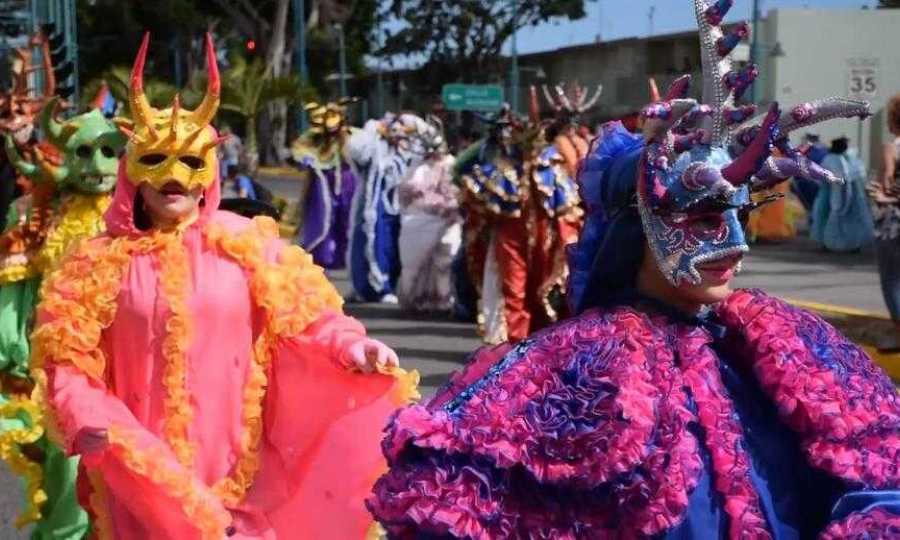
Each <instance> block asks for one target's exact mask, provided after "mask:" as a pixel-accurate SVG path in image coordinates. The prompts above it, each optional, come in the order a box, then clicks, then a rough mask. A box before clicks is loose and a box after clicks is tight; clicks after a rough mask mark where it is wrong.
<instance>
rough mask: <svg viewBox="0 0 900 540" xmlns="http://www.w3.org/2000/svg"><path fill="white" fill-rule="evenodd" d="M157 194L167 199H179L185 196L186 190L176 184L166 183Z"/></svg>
mask: <svg viewBox="0 0 900 540" xmlns="http://www.w3.org/2000/svg"><path fill="white" fill-rule="evenodd" d="M159 193H160V194H161V195H165V196H167V197H181V196H184V195H187V190H186V189H184V186H182V185H181V184H179V183H178V182H168V183H166V185H164V186H163V187H162V189H160V190H159Z"/></svg>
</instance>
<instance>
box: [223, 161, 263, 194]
mask: <svg viewBox="0 0 900 540" xmlns="http://www.w3.org/2000/svg"><path fill="white" fill-rule="evenodd" d="M228 183H229V184H230V186H229V187H230V188H231V189H232V190H233V191H234V193H235V194H236V195H237V197H238V198H241V199H250V200H253V201H255V200H257V196H256V185H255V183H254V182H253V179H251V178H250V177H249V176H248V175H247V171H246V168H245V167H242V166H241V165H235V166H233V167H229V168H228Z"/></svg>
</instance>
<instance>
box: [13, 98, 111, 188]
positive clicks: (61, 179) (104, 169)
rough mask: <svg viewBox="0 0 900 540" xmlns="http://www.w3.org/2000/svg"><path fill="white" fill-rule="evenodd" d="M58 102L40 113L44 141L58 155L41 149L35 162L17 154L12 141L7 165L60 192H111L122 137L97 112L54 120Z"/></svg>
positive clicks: (47, 106)
mask: <svg viewBox="0 0 900 540" xmlns="http://www.w3.org/2000/svg"><path fill="white" fill-rule="evenodd" d="M58 101H59V100H58V98H54V99H53V100H51V101H50V102H49V103H47V105H45V106H44V108H43V109H42V110H41V114H40V123H41V129H42V130H43V132H44V136H45V137H46V141H47V142H49V143H50V145H52V146H53V147H55V149H56V150H58V151H59V153H58V154H56V153H55V152H54V154H56V155H50V152H49V150H51V149H48V148H47V145H40V146H39V147H38V149H37V152H36V154H37V155H36V159H35V162H34V163H32V162H29V161H26V160H24V159H22V157H21V156H20V155H19V154H18V152H17V151H16V149H15V146H14V145H12V143H11V140H9V139H7V145H6V150H7V154H8V155H9V158H10V161H12V162H13V164H14V165H15V166H16V168H18V169H19V171H20V172H22V173H23V174H24V175H25V176H28V177H29V178H32V179H33V180H34V181H38V182H39V181H48V180H49V181H52V182H54V183H55V184H56V186H57V189H58V190H59V191H74V192H78V193H82V194H86V195H97V194H101V193H108V192H110V191H112V189H113V187H115V185H116V174H117V172H118V167H119V154H120V153H121V152H122V150H123V148H124V147H125V142H126V139H125V136H124V135H123V134H122V133H121V132H119V129H118V128H117V127H116V125H115V124H113V122H112V121H110V120H108V119H107V118H105V117H104V116H103V114H102V113H101V112H100V111H98V110H92V111H90V112H87V113H84V114H80V115H78V116H73V117H72V118H70V119H68V120H65V121H59V120H57V119H56V118H55V112H56V109H57V106H58ZM42 149H43V150H42Z"/></svg>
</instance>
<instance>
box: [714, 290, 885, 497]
mask: <svg viewBox="0 0 900 540" xmlns="http://www.w3.org/2000/svg"><path fill="white" fill-rule="evenodd" d="M718 311H719V314H720V316H721V317H722V319H723V320H724V321H725V322H726V324H728V326H729V327H732V328H735V329H738V330H739V332H740V333H741V334H742V335H743V338H744V339H743V340H741V342H740V343H738V345H739V346H740V351H739V357H740V358H742V359H743V361H744V362H745V363H746V364H747V365H748V366H750V367H751V368H752V370H753V372H754V374H755V375H756V377H757V379H758V380H759V381H760V384H761V386H762V388H763V390H764V391H765V392H766V394H767V395H768V396H769V397H770V398H771V399H772V400H773V401H774V402H775V404H776V405H777V406H778V412H779V416H780V417H781V419H782V420H783V421H784V422H785V423H786V424H787V425H789V426H790V427H791V428H792V429H794V430H795V431H796V432H797V433H798V434H800V435H801V440H802V444H803V447H804V450H805V453H806V455H807V459H808V460H809V462H810V463H811V464H812V465H813V466H815V467H817V468H820V469H823V470H825V471H827V472H829V473H830V474H833V475H835V476H837V477H839V478H842V479H844V480H846V481H848V482H850V483H851V484H852V485H855V486H861V487H862V488H875V489H889V488H894V487H896V486H897V485H898V484H900V470H898V468H897V466H896V464H897V463H898V461H900V400H898V396H897V391H896V389H895V388H894V386H893V384H892V383H891V380H890V379H889V378H888V377H887V375H885V374H884V372H883V371H882V370H881V369H880V368H878V367H877V366H876V365H875V364H874V363H873V362H872V361H871V360H870V359H869V358H868V356H866V354H865V353H864V352H863V351H862V350H861V349H860V348H859V347H857V346H856V345H854V344H852V343H850V342H849V341H847V339H846V338H844V337H843V336H842V335H841V334H840V333H838V332H837V331H836V330H835V329H834V328H833V327H831V326H830V325H828V324H827V323H825V322H824V321H822V320H821V319H819V318H818V317H816V316H815V315H812V314H810V313H807V312H805V311H803V310H799V309H797V308H794V307H792V306H790V305H788V304H787V303H784V302H782V301H780V300H778V299H775V298H772V297H769V296H766V295H765V294H763V293H762V292H759V291H739V292H736V293H734V294H733V295H731V297H729V298H728V299H727V300H726V301H725V302H724V303H723V304H722V306H720V308H719V310H718Z"/></svg>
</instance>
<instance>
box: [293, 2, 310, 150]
mask: <svg viewBox="0 0 900 540" xmlns="http://www.w3.org/2000/svg"><path fill="white" fill-rule="evenodd" d="M304 4H305V2H304V0H293V7H294V33H295V34H296V35H297V42H296V44H295V46H294V58H295V59H296V62H297V66H298V68H299V71H300V81H301V82H302V83H303V84H304V85H305V84H307V83H308V82H309V71H308V68H307V67H306V6H305V5H304ZM297 116H298V117H299V120H300V133H301V134H302V133H303V132H304V131H306V128H307V127H308V125H307V119H306V111H305V110H304V109H303V107H302V106H301V107H299V114H298V115H297Z"/></svg>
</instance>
